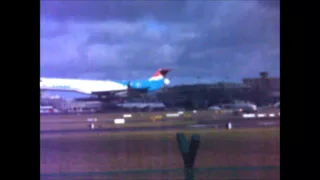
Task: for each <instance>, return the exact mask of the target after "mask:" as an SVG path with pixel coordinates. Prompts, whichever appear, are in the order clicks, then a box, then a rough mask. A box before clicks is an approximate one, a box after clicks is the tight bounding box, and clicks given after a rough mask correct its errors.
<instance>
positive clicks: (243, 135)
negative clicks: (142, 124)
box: [40, 127, 280, 140]
mask: <svg viewBox="0 0 320 180" xmlns="http://www.w3.org/2000/svg"><path fill="white" fill-rule="evenodd" d="M178 132H183V133H185V135H186V136H187V137H189V136H191V135H192V134H195V133H197V134H200V136H201V138H207V137H209V138H228V139H239V140H241V139H247V138H249V139H268V138H280V133H279V132H280V128H279V127H272V128H248V129H233V130H226V129H201V130H197V129H186V130H157V131H138V132H97V133H92V132H89V133H81V134H79V133H70V134H68V135H65V134H53V135H52V134H41V135H40V137H41V138H59V139H60V140H62V139H68V140H70V139H75V140H79V139H80V140H82V139H91V140H99V139H104V140H115V139H116V140H137V139H138V140H148V139H152V138H155V139H157V138H167V139H171V138H173V139H174V138H175V135H176V133H178Z"/></svg>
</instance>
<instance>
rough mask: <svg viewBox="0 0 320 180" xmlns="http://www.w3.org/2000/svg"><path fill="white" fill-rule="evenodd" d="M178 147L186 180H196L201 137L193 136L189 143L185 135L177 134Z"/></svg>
mask: <svg viewBox="0 0 320 180" xmlns="http://www.w3.org/2000/svg"><path fill="white" fill-rule="evenodd" d="M176 137H177V141H178V147H179V150H180V152H181V155H182V158H183V162H184V174H185V179H186V180H194V169H193V166H194V162H195V158H196V155H197V151H198V149H199V145H200V135H199V134H193V135H192V136H191V142H190V144H189V143H188V141H187V139H186V137H185V135H184V134H183V133H177V135H176Z"/></svg>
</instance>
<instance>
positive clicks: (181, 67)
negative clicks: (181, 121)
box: [40, 0, 280, 84]
mask: <svg viewBox="0 0 320 180" xmlns="http://www.w3.org/2000/svg"><path fill="white" fill-rule="evenodd" d="M279 7H280V4H279V1H276V0H274V1H271V0H270V1H261V0H260V1H255V0H250V1H244V0H243V1H240V0H237V1H232V0H228V1H212V0H210V1H205V0H201V1H195V0H178V1H172V0H171V1H169V0H167V1H164V0H154V1H143V0H139V1H119V0H118V1H112V0H108V1H68V0H65V1H56V0H55V1H53V0H52V1H48V0H46V1H44V0H42V1H41V10H40V12H41V18H40V49H41V50H40V69H41V70H40V72H41V76H43V77H58V78H86V79H102V80H103V79H112V80H125V79H141V78H149V77H150V76H152V75H153V73H154V72H155V71H156V70H157V69H159V68H171V69H173V71H172V72H170V74H169V75H168V76H169V78H170V79H171V82H172V83H173V84H184V83H188V84H190V83H196V82H197V77H199V78H200V81H201V82H203V83H210V82H217V81H226V80H227V81H233V82H241V81H242V78H244V77H256V76H258V75H259V72H261V71H268V72H269V74H270V76H280V9H279Z"/></svg>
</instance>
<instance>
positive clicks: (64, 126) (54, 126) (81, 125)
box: [40, 120, 196, 131]
mask: <svg viewBox="0 0 320 180" xmlns="http://www.w3.org/2000/svg"><path fill="white" fill-rule="evenodd" d="M192 124H196V121H192V120H189V121H154V122H153V121H150V122H137V123H126V124H113V123H102V122H97V123H95V126H96V127H97V128H99V129H103V128H130V127H165V126H173V125H192ZM88 126H89V123H88V122H86V123H74V124H59V123H41V124H40V129H41V130H42V131H44V130H70V129H88V128H89V127H88Z"/></svg>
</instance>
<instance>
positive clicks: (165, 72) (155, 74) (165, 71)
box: [152, 69, 171, 77]
mask: <svg viewBox="0 0 320 180" xmlns="http://www.w3.org/2000/svg"><path fill="white" fill-rule="evenodd" d="M169 71H171V69H159V70H158V71H157V72H156V73H154V75H153V76H152V77H155V76H161V75H162V76H166V75H167V74H168V72H169Z"/></svg>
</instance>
